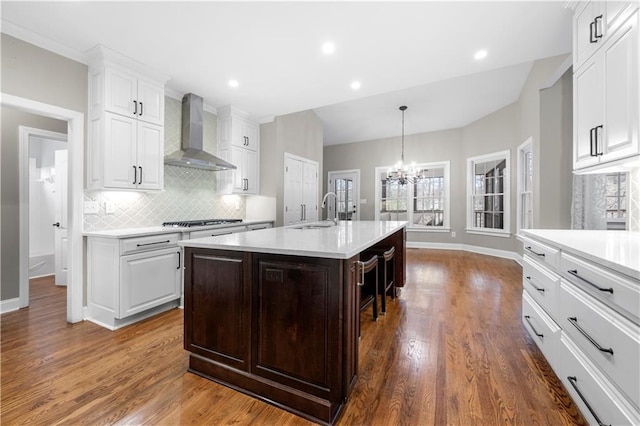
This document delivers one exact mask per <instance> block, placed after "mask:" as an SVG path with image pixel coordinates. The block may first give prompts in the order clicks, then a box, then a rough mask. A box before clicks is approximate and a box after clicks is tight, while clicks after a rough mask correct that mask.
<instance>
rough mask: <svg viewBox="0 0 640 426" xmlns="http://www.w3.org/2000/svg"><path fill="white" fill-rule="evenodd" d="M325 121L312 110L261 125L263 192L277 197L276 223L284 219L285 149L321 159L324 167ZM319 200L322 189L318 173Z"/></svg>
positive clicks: (261, 186) (261, 177) (320, 167)
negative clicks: (323, 130)
mask: <svg viewBox="0 0 640 426" xmlns="http://www.w3.org/2000/svg"><path fill="white" fill-rule="evenodd" d="M322 135H323V133H322V122H321V121H320V119H319V118H318V116H317V115H316V113H315V112H313V111H302V112H298V113H294V114H287V115H283V116H278V117H276V118H275V120H274V121H273V122H272V123H266V124H262V125H260V195H264V196H268V197H276V226H282V224H283V222H284V214H283V206H284V204H283V203H284V153H285V152H287V153H289V154H293V155H297V156H299V157H304V158H308V159H310V160H313V161H317V162H318V172H319V173H321V171H322V170H323V148H322ZM319 182H320V184H319V188H318V201H320V197H321V196H322V195H321V189H322V177H321V176H320V177H319Z"/></svg>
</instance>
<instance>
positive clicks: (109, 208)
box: [104, 201, 116, 214]
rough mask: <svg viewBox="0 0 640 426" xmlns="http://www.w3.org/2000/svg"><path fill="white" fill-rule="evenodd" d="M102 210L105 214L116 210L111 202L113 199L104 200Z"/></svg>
mask: <svg viewBox="0 0 640 426" xmlns="http://www.w3.org/2000/svg"><path fill="white" fill-rule="evenodd" d="M104 212H105V213H106V214H114V213H115V212H116V207H115V205H114V204H113V201H105V202H104Z"/></svg>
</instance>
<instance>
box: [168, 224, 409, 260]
mask: <svg viewBox="0 0 640 426" xmlns="http://www.w3.org/2000/svg"><path fill="white" fill-rule="evenodd" d="M317 223H318V224H328V223H327V222H326V221H325V222H317ZM313 225H314V223H305V224H299V225H291V226H285V227H278V228H270V229H260V230H257V231H253V232H242V233H238V234H229V235H219V236H216V237H206V238H195V239H192V240H183V241H180V242H179V243H178V244H179V245H181V246H183V247H196V248H207V249H217V250H233V251H247V252H255V253H271V254H285V255H293V256H307V257H322V258H330V259H349V258H351V257H353V256H355V255H356V254H358V253H360V252H362V251H363V250H365V249H366V248H369V247H371V246H372V245H374V244H375V243H377V242H378V241H382V240H383V239H384V238H386V237H388V236H390V235H392V234H393V233H395V232H396V231H399V230H401V229H402V228H404V227H406V225H407V222H404V221H339V222H338V224H337V225H333V226H329V227H318V228H313V227H312V228H303V229H300V228H301V227H303V226H313Z"/></svg>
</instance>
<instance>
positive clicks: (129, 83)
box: [104, 68, 138, 117]
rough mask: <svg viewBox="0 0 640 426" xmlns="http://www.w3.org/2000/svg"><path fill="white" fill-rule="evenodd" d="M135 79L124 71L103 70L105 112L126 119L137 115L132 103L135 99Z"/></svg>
mask: <svg viewBox="0 0 640 426" xmlns="http://www.w3.org/2000/svg"><path fill="white" fill-rule="evenodd" d="M136 93H137V79H136V77H135V76H133V75H131V74H128V73H126V72H124V71H120V70H114V69H112V68H106V69H105V107H104V108H105V110H106V111H110V112H114V113H116V114H120V115H124V116H126V117H135V116H136V115H137V113H138V110H137V108H136V105H135V104H134V103H133V101H134V100H135V99H136Z"/></svg>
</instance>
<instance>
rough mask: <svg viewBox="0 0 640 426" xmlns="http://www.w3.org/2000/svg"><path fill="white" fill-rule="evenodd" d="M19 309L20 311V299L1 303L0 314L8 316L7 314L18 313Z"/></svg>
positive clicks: (16, 298)
mask: <svg viewBox="0 0 640 426" xmlns="http://www.w3.org/2000/svg"><path fill="white" fill-rule="evenodd" d="M18 309H20V298H19V297H15V298H13V299H7V300H1V301H0V314H6V313H7V312H13V311H17V310H18Z"/></svg>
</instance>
